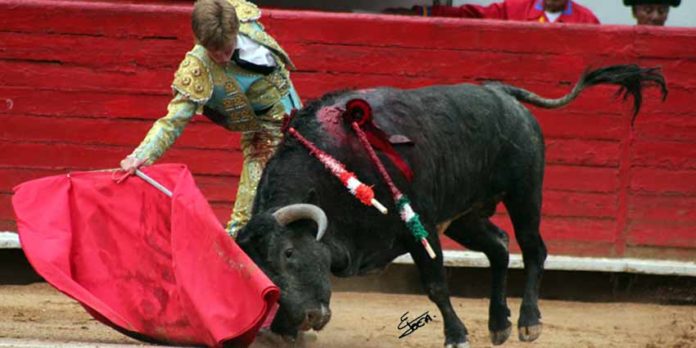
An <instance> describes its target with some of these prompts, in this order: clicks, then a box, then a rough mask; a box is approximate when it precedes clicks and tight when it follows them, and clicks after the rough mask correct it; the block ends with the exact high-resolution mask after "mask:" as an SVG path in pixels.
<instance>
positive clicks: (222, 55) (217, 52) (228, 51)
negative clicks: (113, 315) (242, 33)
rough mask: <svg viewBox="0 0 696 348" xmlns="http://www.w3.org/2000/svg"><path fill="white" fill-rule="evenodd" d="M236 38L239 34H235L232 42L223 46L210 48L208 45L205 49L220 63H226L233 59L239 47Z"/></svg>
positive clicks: (209, 55) (211, 57)
mask: <svg viewBox="0 0 696 348" xmlns="http://www.w3.org/2000/svg"><path fill="white" fill-rule="evenodd" d="M236 38H237V36H236V35H235V36H234V39H232V42H230V43H228V44H227V45H225V47H223V48H217V49H210V48H207V47H206V49H205V50H206V51H207V52H208V57H210V59H212V60H213V61H214V62H215V63H216V64H218V65H226V64H227V63H228V62H229V61H230V60H231V59H232V54H233V53H234V50H235V49H236V48H237V40H236Z"/></svg>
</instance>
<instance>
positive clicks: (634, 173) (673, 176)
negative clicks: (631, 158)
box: [630, 168, 696, 197]
mask: <svg viewBox="0 0 696 348" xmlns="http://www.w3.org/2000/svg"><path fill="white" fill-rule="evenodd" d="M695 182H696V170H670V169H664V168H634V169H632V170H631V182H630V189H631V191H632V192H635V193H643V194H656V193H657V194H670V195H675V196H676V197H682V196H695V195H696V185H694V183H695Z"/></svg>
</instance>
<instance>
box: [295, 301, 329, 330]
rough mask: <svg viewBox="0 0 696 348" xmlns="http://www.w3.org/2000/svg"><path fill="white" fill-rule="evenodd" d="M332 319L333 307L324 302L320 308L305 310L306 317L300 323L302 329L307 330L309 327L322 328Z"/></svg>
mask: <svg viewBox="0 0 696 348" xmlns="http://www.w3.org/2000/svg"><path fill="white" fill-rule="evenodd" d="M329 320H331V309H329V307H328V306H326V305H324V304H322V305H321V307H320V308H314V309H310V310H308V311H307V312H305V319H304V321H303V322H302V325H300V330H303V331H307V330H309V329H314V330H317V331H319V330H321V329H323V328H324V326H326V324H327V323H328V322H329Z"/></svg>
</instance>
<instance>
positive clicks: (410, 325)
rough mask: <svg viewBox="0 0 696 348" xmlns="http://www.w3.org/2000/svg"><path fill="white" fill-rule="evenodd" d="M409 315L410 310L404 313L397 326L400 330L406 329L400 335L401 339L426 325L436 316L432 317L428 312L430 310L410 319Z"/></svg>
mask: <svg viewBox="0 0 696 348" xmlns="http://www.w3.org/2000/svg"><path fill="white" fill-rule="evenodd" d="M407 315H408V312H406V313H404V315H402V316H401V322H399V326H397V328H398V329H399V330H406V331H404V332H403V333H401V336H399V338H400V339H401V338H404V337H406V336H408V335H410V334H412V333H414V332H416V330H418V329H420V328H422V327H423V326H425V324H427V323H429V322H431V321H432V320H433V318H435V316H434V315H433V316H432V317H431V316H430V314H428V312H425V313H423V314H421V315H420V316H418V317H417V318H416V319H413V320H411V321H409V320H408V316H407Z"/></svg>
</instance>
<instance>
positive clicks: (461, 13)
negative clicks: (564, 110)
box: [386, 0, 599, 24]
mask: <svg viewBox="0 0 696 348" xmlns="http://www.w3.org/2000/svg"><path fill="white" fill-rule="evenodd" d="M386 12H387V13H402V14H403V12H399V11H394V10H387V11H386ZM412 14H415V15H422V16H440V17H463V18H485V19H505V20H515V21H530V22H540V23H591V24H599V20H598V19H597V17H596V16H595V15H594V13H592V11H591V10H590V9H588V8H587V7H584V6H582V5H580V4H578V3H577V2H575V1H572V0H505V1H503V2H498V3H494V4H491V5H488V6H480V5H462V6H433V7H421V6H414V7H413V10H412Z"/></svg>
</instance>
